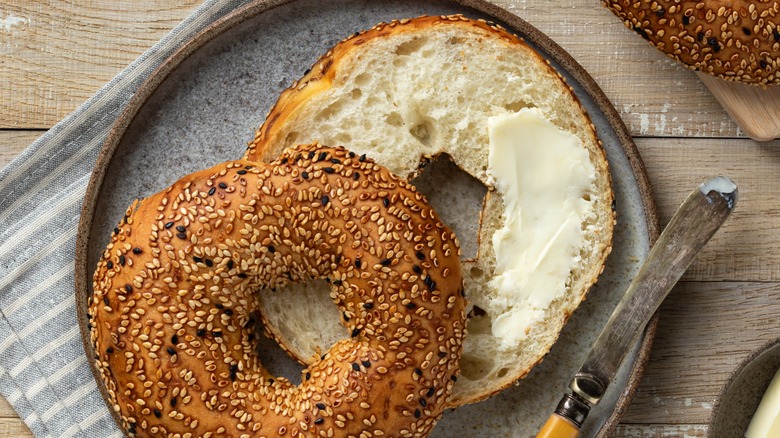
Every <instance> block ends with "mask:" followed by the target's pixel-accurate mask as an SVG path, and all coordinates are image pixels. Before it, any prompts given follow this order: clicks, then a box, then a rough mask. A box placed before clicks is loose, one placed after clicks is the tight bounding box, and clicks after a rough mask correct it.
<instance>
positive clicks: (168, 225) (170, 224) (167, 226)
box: [165, 221, 173, 229]
mask: <svg viewBox="0 0 780 438" xmlns="http://www.w3.org/2000/svg"><path fill="white" fill-rule="evenodd" d="M172 226H173V221H171V222H168V223H166V224H165V228H166V229H168V228H170V227H172Z"/></svg>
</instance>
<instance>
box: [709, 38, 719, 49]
mask: <svg viewBox="0 0 780 438" xmlns="http://www.w3.org/2000/svg"><path fill="white" fill-rule="evenodd" d="M707 44H709V45H711V46H713V47H715V46H716V45H718V39H717V38H715V37H712V38H710V39H708V40H707Z"/></svg>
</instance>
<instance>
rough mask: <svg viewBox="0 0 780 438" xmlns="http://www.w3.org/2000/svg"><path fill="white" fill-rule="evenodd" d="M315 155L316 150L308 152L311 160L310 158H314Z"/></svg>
mask: <svg viewBox="0 0 780 438" xmlns="http://www.w3.org/2000/svg"><path fill="white" fill-rule="evenodd" d="M315 155H317V153H316V152H314V151H311V152H309V159H310V160H311V159H312V158H314V156H315Z"/></svg>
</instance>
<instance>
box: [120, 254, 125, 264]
mask: <svg viewBox="0 0 780 438" xmlns="http://www.w3.org/2000/svg"><path fill="white" fill-rule="evenodd" d="M125 260H126V259H125V255H124V254H122V255H121V256H119V264H120V265H122V266H124V265H125Z"/></svg>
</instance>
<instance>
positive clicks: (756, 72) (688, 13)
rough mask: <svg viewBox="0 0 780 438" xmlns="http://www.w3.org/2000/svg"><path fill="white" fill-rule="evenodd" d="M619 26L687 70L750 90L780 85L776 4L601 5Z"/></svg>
mask: <svg viewBox="0 0 780 438" xmlns="http://www.w3.org/2000/svg"><path fill="white" fill-rule="evenodd" d="M602 3H603V4H604V5H605V6H606V7H608V8H609V9H610V10H612V12H614V13H615V15H617V16H618V17H620V19H621V20H623V23H624V24H625V25H626V26H627V27H628V28H629V29H633V30H635V31H636V32H637V33H638V34H639V35H641V36H642V37H643V38H645V39H646V40H648V41H649V42H650V43H651V44H653V45H654V46H655V47H656V48H658V49H659V50H661V51H662V52H664V53H665V54H666V55H667V56H669V57H670V58H672V59H675V60H677V61H680V62H681V63H683V64H685V65H686V66H687V67H688V68H690V69H693V70H697V71H702V72H705V73H708V74H711V75H714V76H717V77H719V78H721V79H725V80H729V81H739V82H744V83H748V84H761V85H774V84H780V2H778V1H777V0H753V1H749V0H734V1H731V0H730V1H725V0H706V1H679V0H676V1H675V0H602Z"/></svg>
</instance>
